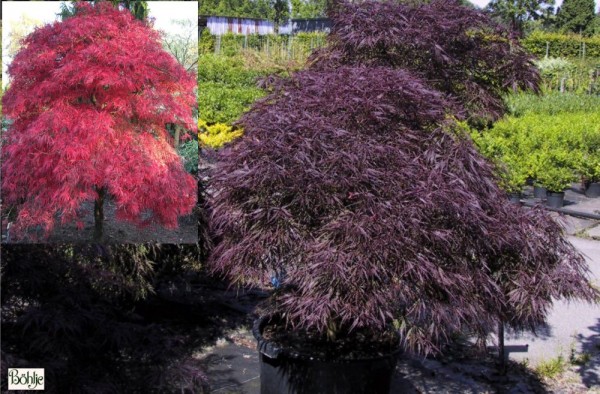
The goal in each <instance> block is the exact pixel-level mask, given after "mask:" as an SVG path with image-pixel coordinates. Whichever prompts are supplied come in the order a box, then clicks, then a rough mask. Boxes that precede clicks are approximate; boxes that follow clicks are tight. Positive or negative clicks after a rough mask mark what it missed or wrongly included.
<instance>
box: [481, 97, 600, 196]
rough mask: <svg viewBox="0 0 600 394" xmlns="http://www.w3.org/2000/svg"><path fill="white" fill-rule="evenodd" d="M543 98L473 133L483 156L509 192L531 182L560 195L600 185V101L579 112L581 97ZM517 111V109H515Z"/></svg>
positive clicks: (524, 102)
mask: <svg viewBox="0 0 600 394" xmlns="http://www.w3.org/2000/svg"><path fill="white" fill-rule="evenodd" d="M558 100H560V98H550V99H548V100H543V99H542V100H539V102H538V103H537V104H532V102H530V101H527V100H523V99H522V98H521V99H517V100H515V101H513V105H515V106H517V107H520V109H519V110H518V111H516V113H517V114H519V115H520V116H514V115H511V116H507V117H506V118H504V119H502V120H500V121H498V122H496V123H495V124H494V126H493V127H492V128H491V129H489V130H485V131H483V132H477V131H472V133H471V135H472V137H473V141H474V142H475V144H476V146H477V147H478V148H479V150H480V152H481V153H482V154H483V155H484V156H486V157H487V158H489V159H490V160H491V161H492V162H494V163H495V164H496V166H497V168H498V170H499V171H498V173H499V175H500V178H501V180H502V186H503V187H504V188H505V189H506V190H507V191H509V192H517V191H520V190H521V189H522V187H523V186H524V184H525V181H526V180H527V179H528V178H531V179H534V180H535V182H536V184H538V185H541V186H544V187H546V188H547V189H548V190H551V191H555V192H559V191H562V190H564V189H566V188H567V187H569V186H570V184H571V183H572V182H577V181H580V180H587V181H595V182H598V181H600V102H599V101H598V100H596V101H595V103H594V102H592V101H586V103H585V104H584V105H583V108H580V109H579V111H577V112H568V111H569V110H573V109H574V105H575V104H574V103H575V101H576V100H577V95H571V96H570V97H569V95H565V97H564V101H565V102H566V103H567V104H566V106H565V108H564V109H560V108H558V107H559V105H560V104H559V101H558ZM513 108H514V107H513Z"/></svg>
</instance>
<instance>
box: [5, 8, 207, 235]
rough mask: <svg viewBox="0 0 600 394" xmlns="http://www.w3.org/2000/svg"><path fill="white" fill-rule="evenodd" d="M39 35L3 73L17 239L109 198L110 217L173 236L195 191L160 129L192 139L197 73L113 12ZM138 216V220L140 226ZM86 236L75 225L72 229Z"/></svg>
mask: <svg viewBox="0 0 600 394" xmlns="http://www.w3.org/2000/svg"><path fill="white" fill-rule="evenodd" d="M74 6H75V7H77V12H76V15H75V16H73V17H71V18H68V19H66V20H65V21H63V22H54V23H52V24H49V25H46V26H43V27H41V28H38V29H36V30H35V31H34V32H33V33H32V34H31V35H29V36H28V37H27V38H26V39H25V40H24V42H23V49H22V50H21V51H20V52H19V53H18V54H17V55H16V57H15V59H14V61H13V62H12V63H11V65H10V66H9V68H8V73H9V75H10V76H11V84H10V88H9V89H8V90H7V91H6V93H5V95H4V98H3V104H4V114H5V116H7V117H8V118H9V119H11V120H12V121H13V124H12V125H11V127H10V128H9V130H8V132H7V133H6V135H5V141H4V146H3V148H4V149H3V165H2V175H3V178H2V193H3V199H4V202H5V203H6V204H9V205H10V204H16V205H18V206H19V208H20V209H19V211H18V217H17V220H16V223H15V229H16V230H17V231H22V230H24V229H26V228H28V227H31V226H38V225H39V226H41V227H42V228H43V229H44V230H45V233H46V234H48V233H49V232H50V231H51V230H52V228H53V226H54V225H55V220H56V217H57V216H58V215H59V216H60V222H61V223H66V222H69V221H72V220H76V219H77V218H79V217H81V216H82V215H83V212H82V210H81V206H82V203H84V202H85V201H94V200H96V199H97V198H98V195H99V194H100V191H106V192H107V193H108V194H109V195H110V196H111V197H112V199H113V201H114V204H115V206H116V214H117V218H119V219H124V220H128V221H131V222H134V223H136V224H139V225H142V224H147V223H153V222H157V223H160V224H162V225H164V226H166V227H168V228H173V227H176V226H177V218H178V216H181V215H185V214H189V213H190V212H191V210H192V208H193V206H194V205H195V202H196V195H197V190H196V180H195V179H194V177H192V176H191V175H189V174H187V173H186V172H185V170H184V167H183V165H182V161H181V159H180V157H179V156H178V155H177V153H176V152H175V150H174V149H173V148H172V141H171V137H170V135H169V134H168V132H167V130H166V128H165V124H167V123H174V124H179V125H182V126H184V127H185V129H187V130H196V125H195V122H194V121H193V119H192V108H193V107H194V106H195V105H196V95H195V92H194V88H195V86H196V80H195V75H194V74H195V73H188V72H186V71H185V70H184V69H183V67H181V66H180V65H179V64H178V63H177V62H176V60H175V59H174V58H173V57H172V56H171V55H169V54H168V53H167V52H166V51H164V50H163V49H162V46H161V41H160V35H159V33H158V32H157V31H155V30H154V29H152V28H151V26H149V25H148V24H147V23H144V22H141V21H138V20H136V19H134V17H133V16H132V15H131V13H130V12H129V11H126V10H119V9H117V8H115V7H113V6H112V5H111V4H110V3H107V2H99V3H98V4H95V5H91V4H89V3H87V2H80V3H76V4H75V5H74ZM142 214H144V215H142ZM78 225H81V222H78Z"/></svg>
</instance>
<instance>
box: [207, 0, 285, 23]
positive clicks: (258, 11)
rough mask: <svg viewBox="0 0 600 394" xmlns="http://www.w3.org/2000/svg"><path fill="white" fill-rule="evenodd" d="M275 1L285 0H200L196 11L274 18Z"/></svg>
mask: <svg viewBox="0 0 600 394" xmlns="http://www.w3.org/2000/svg"><path fill="white" fill-rule="evenodd" d="M277 2H279V3H287V1H285V0H200V1H199V2H198V13H199V14H200V15H214V16H230V17H238V18H258V19H270V20H274V19H275V18H276V15H275V14H276V11H275V6H276V5H277V4H276V3H277ZM277 7H279V5H277Z"/></svg>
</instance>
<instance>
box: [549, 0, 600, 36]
mask: <svg viewBox="0 0 600 394" xmlns="http://www.w3.org/2000/svg"><path fill="white" fill-rule="evenodd" d="M594 6H595V4H594V0H564V1H563V3H562V6H561V7H560V8H559V10H558V13H557V15H556V25H557V27H558V28H559V29H561V30H563V31H570V32H574V33H587V32H591V30H592V29H593V26H592V24H593V22H594V16H595V13H594Z"/></svg>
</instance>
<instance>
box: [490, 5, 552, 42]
mask: <svg viewBox="0 0 600 394" xmlns="http://www.w3.org/2000/svg"><path fill="white" fill-rule="evenodd" d="M554 4H555V2H554V0H491V1H490V2H489V4H488V5H487V7H486V8H485V9H486V10H487V11H488V12H490V13H491V14H492V15H493V16H494V18H496V19H497V20H499V21H501V22H502V23H504V24H505V25H507V26H509V27H510V28H511V29H513V30H514V31H516V32H518V33H519V34H523V32H524V31H525V26H526V24H527V22H529V21H536V20H540V19H543V18H545V17H548V16H549V15H551V14H552V13H553V12H554V8H553V6H554Z"/></svg>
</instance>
